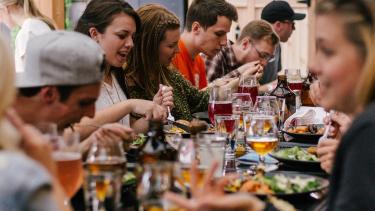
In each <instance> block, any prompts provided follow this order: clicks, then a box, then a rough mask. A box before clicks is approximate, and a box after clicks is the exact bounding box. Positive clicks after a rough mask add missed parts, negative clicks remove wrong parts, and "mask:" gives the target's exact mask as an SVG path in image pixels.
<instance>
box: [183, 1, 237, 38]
mask: <svg viewBox="0 0 375 211" xmlns="http://www.w3.org/2000/svg"><path fill="white" fill-rule="evenodd" d="M218 16H225V17H227V18H228V19H229V20H231V21H237V19H238V15H237V10H236V8H235V7H234V6H233V5H232V4H230V3H228V2H226V1H225V0H195V1H193V3H192V4H191V5H190V7H189V9H188V11H187V14H186V24H185V27H186V28H187V30H188V31H191V26H192V24H193V22H195V21H197V22H198V23H199V24H200V25H201V26H202V27H203V28H205V29H207V28H208V27H210V26H212V25H215V24H216V22H217V17H218Z"/></svg>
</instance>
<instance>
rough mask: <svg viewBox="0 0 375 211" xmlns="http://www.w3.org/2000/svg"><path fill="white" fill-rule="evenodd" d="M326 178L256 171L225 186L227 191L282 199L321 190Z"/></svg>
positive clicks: (324, 186) (324, 187) (285, 172)
mask: <svg viewBox="0 0 375 211" xmlns="http://www.w3.org/2000/svg"><path fill="white" fill-rule="evenodd" d="M327 187H328V180H327V179H324V178H321V177H317V176H312V175H308V174H302V173H297V172H288V171H279V172H268V173H265V174H264V173H262V172H258V173H257V174H256V175H255V176H246V175H245V176H243V177H242V178H239V179H236V180H233V181H231V183H230V184H228V185H227V186H226V187H225V191H226V192H228V193H235V192H246V193H253V194H255V195H257V196H259V197H261V198H264V197H266V196H267V195H272V196H276V197H277V198H282V199H295V198H300V197H309V195H310V194H311V193H314V192H320V191H323V190H324V189H326V188H327Z"/></svg>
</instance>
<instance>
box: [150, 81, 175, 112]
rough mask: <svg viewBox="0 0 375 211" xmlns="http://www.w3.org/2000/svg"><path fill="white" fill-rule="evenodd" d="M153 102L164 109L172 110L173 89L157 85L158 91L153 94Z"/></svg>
mask: <svg viewBox="0 0 375 211" xmlns="http://www.w3.org/2000/svg"><path fill="white" fill-rule="evenodd" d="M153 102H155V103H156V104H158V105H161V106H163V107H165V108H167V107H169V108H170V109H172V108H173V107H174V104H173V88H172V87H170V86H164V85H162V84H160V85H159V91H158V92H157V93H156V94H155V96H154V99H153Z"/></svg>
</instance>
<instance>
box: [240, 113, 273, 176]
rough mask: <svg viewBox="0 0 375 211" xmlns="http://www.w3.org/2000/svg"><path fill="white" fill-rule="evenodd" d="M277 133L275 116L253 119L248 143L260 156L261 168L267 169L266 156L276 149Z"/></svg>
mask: <svg viewBox="0 0 375 211" xmlns="http://www.w3.org/2000/svg"><path fill="white" fill-rule="evenodd" d="M277 132H278V130H277V126H276V123H275V118H274V116H271V115H265V114H258V115H254V116H253V117H252V118H251V121H250V127H249V129H248V131H247V135H246V142H247V144H248V145H249V146H250V147H251V148H252V149H253V150H254V151H255V152H256V153H257V154H258V155H259V166H263V167H265V168H266V165H265V162H264V159H265V155H267V153H269V152H271V151H272V150H273V149H275V148H276V146H277V144H278V137H277V134H278V133H277ZM266 169H267V168H266Z"/></svg>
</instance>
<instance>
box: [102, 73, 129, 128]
mask: <svg viewBox="0 0 375 211" xmlns="http://www.w3.org/2000/svg"><path fill="white" fill-rule="evenodd" d="M111 77H112V75H111ZM114 80H116V79H115V78H112V87H113V88H114V89H115V91H116V95H117V99H118V102H121V98H120V94H119V93H118V90H117V86H116V82H115V81H114ZM103 86H104V88H105V91H106V92H107V95H108V97H109V99H110V100H111V103H112V105H114V104H116V102H115V100H114V99H113V98H112V94H111V92H110V91H109V90H108V88H107V85H106V84H105V82H104V83H103ZM108 86H110V85H109V84H108ZM120 122H121V124H122V125H125V123H124V118H121V120H120Z"/></svg>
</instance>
